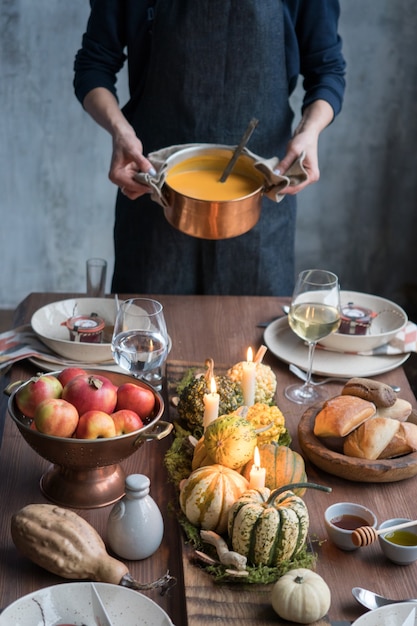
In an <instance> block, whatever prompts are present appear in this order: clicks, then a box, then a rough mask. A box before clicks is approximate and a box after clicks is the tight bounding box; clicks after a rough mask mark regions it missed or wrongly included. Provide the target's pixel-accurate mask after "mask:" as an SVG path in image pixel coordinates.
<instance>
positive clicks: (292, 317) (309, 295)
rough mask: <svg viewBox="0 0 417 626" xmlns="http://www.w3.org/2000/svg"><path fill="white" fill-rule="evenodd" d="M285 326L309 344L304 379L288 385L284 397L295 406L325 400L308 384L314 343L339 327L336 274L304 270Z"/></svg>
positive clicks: (319, 392) (316, 389)
mask: <svg viewBox="0 0 417 626" xmlns="http://www.w3.org/2000/svg"><path fill="white" fill-rule="evenodd" d="M288 323H289V325H290V327H291V330H293V332H295V334H296V335H298V336H299V337H301V339H303V340H304V341H306V342H307V343H308V366H307V379H306V381H305V383H304V384H300V383H298V384H295V385H290V386H289V387H287V388H286V389H285V396H286V397H287V398H288V399H289V400H292V401H293V402H297V404H311V403H313V402H317V401H318V400H321V399H324V398H325V397H327V396H326V392H325V391H324V390H323V389H322V388H320V389H318V388H317V387H313V386H312V385H311V384H310V380H311V374H312V371H313V357H314V350H315V347H316V344H317V342H318V341H319V340H320V339H323V337H327V335H330V334H331V333H334V332H335V331H336V330H337V329H338V328H339V324H340V288H339V280H338V278H337V276H336V274H333V272H328V271H326V270H304V271H302V272H301V273H300V274H299V275H298V278H297V281H296V284H295V288H294V292H293V295H292V300H291V306H290V311H289V313H288Z"/></svg>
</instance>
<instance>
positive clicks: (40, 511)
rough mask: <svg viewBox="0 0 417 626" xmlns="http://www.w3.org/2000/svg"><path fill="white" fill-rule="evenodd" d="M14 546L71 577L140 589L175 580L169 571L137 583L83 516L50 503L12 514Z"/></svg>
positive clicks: (24, 508) (45, 566)
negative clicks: (153, 578)
mask: <svg viewBox="0 0 417 626" xmlns="http://www.w3.org/2000/svg"><path fill="white" fill-rule="evenodd" d="M11 534H12V539H13V542H14V544H15V546H16V548H17V549H18V550H19V551H20V552H21V553H22V554H23V555H24V556H26V557H27V558H28V559H30V560H31V561H33V562H34V563H36V564H37V565H39V566H40V567H43V568H44V569H46V570H48V571H49V572H51V573H52V574H56V575H57V576H62V577H63V578H70V579H73V580H85V579H88V580H93V581H96V582H106V583H113V584H115V585H122V586H124V587H130V588H132V589H137V590H143V589H152V588H154V587H161V588H162V589H164V588H167V587H169V586H171V585H172V584H173V583H175V579H174V578H172V577H171V576H170V575H169V574H168V573H167V574H166V575H165V576H163V577H162V578H160V579H158V580H157V581H154V582H151V583H139V582H137V581H136V580H134V579H133V578H132V577H131V575H130V574H129V570H128V568H127V567H126V565H125V564H124V563H122V562H121V561H118V560H117V559H115V558H113V557H111V556H110V555H109V554H108V553H107V551H106V547H105V544H104V542H103V540H102V538H101V537H100V535H99V534H98V533H97V531H96V530H95V529H94V528H93V527H92V526H91V525H90V524H89V523H88V522H87V521H86V520H85V519H83V518H82V517H80V516H79V515H77V513H74V511H70V510H68V509H63V508H61V507H59V506H55V505H52V504H29V505H27V506H25V507H23V509H20V511H18V512H17V513H15V514H14V515H13V516H12V520H11Z"/></svg>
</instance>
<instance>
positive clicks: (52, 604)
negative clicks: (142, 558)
mask: <svg viewBox="0 0 417 626" xmlns="http://www.w3.org/2000/svg"><path fill="white" fill-rule="evenodd" d="M95 586H96V589H97V592H98V593H99V595H100V597H101V600H102V602H103V604H104V606H105V608H106V610H107V612H108V614H109V618H110V619H111V623H112V624H113V625H114V626H173V623H172V621H171V619H170V618H169V617H168V615H167V614H166V613H165V611H164V610H163V609H161V607H160V606H158V605H157V604H156V602H154V601H153V600H151V599H150V598H147V597H146V596H144V595H142V594H141V593H139V592H138V591H135V590H133V589H127V588H126V587H122V586H119V585H110V584H108V583H95ZM94 613H95V611H94V610H93V607H92V599H91V584H90V583H87V582H72V583H61V584H58V585H53V586H52V587H46V588H44V589H40V590H39V591H34V592H33V593H30V594H28V595H26V596H23V597H22V598H19V599H18V600H16V601H15V602H13V604H11V605H9V606H8V607H6V608H5V609H4V611H3V613H2V614H1V616H0V626H11V625H12V624H13V626H42V625H43V624H63V623H64V622H66V623H71V624H79V625H81V624H97V623H98V622H97V620H96V619H95V615H94Z"/></svg>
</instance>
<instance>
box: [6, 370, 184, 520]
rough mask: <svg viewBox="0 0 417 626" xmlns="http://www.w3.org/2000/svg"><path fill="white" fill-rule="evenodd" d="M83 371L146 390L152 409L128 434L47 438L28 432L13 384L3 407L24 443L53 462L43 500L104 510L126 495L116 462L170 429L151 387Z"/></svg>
mask: <svg viewBox="0 0 417 626" xmlns="http://www.w3.org/2000/svg"><path fill="white" fill-rule="evenodd" d="M87 371H88V373H89V374H100V375H104V376H106V377H107V378H109V379H110V380H111V381H112V382H113V383H114V384H115V385H116V386H120V385H122V384H123V383H126V382H130V383H134V384H135V385H138V386H140V387H146V388H147V389H151V391H152V392H153V393H154V395H155V408H154V410H153V413H152V415H151V416H150V418H149V419H148V420H147V421H146V423H145V424H144V426H143V427H142V428H140V429H139V430H137V431H135V432H133V433H129V434H127V435H120V436H119V437H111V438H108V439H75V438H65V437H52V436H50V435H44V434H43V433H40V432H37V431H35V430H33V429H32V428H31V426H30V425H31V422H32V420H30V419H28V418H27V417H25V416H24V415H23V414H22V413H21V412H20V411H19V409H18V408H17V405H16V401H15V396H16V393H17V390H18V389H19V388H20V387H21V385H16V384H14V385H13V391H12V392H11V395H10V398H9V403H8V411H9V413H10V416H11V418H12V419H13V421H14V422H15V424H16V426H17V427H18V429H19V431H20V433H21V434H22V436H23V438H24V439H25V441H26V442H27V443H28V444H29V445H30V447H31V448H33V450H35V452H37V453H38V454H39V455H40V456H41V457H42V458H43V459H46V460H47V461H50V462H51V463H52V464H53V465H52V466H51V467H50V468H49V469H48V470H47V471H46V472H45V473H44V474H43V476H42V477H41V480H40V488H41V491H42V493H43V494H44V496H45V497H46V498H48V500H51V501H52V502H54V503H55V504H59V505H60V506H69V507H73V508H80V509H92V508H97V507H102V506H107V505H108V504H112V503H114V502H116V501H117V500H119V499H120V498H121V497H122V496H123V495H124V492H125V473H124V471H123V469H122V467H121V466H120V465H119V463H120V461H123V460H124V459H126V458H128V457H129V456H130V455H132V454H134V453H135V452H136V451H137V450H138V449H139V448H140V447H141V446H142V445H143V444H144V443H145V441H147V440H153V439H162V438H163V437H166V436H167V435H168V434H169V433H170V432H171V430H172V424H171V423H169V422H163V421H161V417H162V415H163V413H164V401H163V399H162V396H161V395H160V394H159V393H158V392H157V391H155V390H154V389H153V388H152V387H151V386H150V385H148V384H146V383H145V382H142V381H140V380H136V379H134V378H132V377H131V376H127V375H126V374H118V373H116V372H110V371H104V372H103V371H102V370H94V369H88V370H87ZM57 374H58V373H57V372H55V375H57ZM27 382H28V381H26V382H25V383H22V384H23V385H25V384H27Z"/></svg>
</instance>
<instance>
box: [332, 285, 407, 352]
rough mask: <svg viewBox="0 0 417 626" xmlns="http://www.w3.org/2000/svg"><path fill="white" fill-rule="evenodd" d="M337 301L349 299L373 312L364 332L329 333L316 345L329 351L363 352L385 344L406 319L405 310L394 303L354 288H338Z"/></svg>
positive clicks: (342, 302)
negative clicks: (362, 333)
mask: <svg viewBox="0 0 417 626" xmlns="http://www.w3.org/2000/svg"><path fill="white" fill-rule="evenodd" d="M340 302H341V306H342V308H343V307H344V306H346V305H347V304H348V303H349V302H353V303H354V304H355V305H356V306H359V307H364V308H366V309H370V310H371V311H373V312H374V313H376V314H377V315H376V317H375V318H374V319H373V320H372V323H371V326H370V328H369V329H368V330H367V332H366V334H365V335H346V334H343V333H339V332H336V333H333V334H332V335H329V336H328V337H325V338H324V339H321V340H320V344H322V345H323V346H325V347H326V348H328V349H330V350H337V351H339V352H366V351H367V350H372V349H373V348H377V347H378V346H382V345H384V344H386V343H389V341H391V339H393V337H394V336H395V335H396V334H397V333H398V332H399V331H400V330H401V329H402V328H404V326H405V325H406V324H407V322H408V317H407V313H406V312H405V311H404V309H402V308H401V307H400V306H399V305H398V304H395V302H392V301H391V300H387V299H386V298H381V297H380V296H373V295H370V294H367V293H359V292H357V291H341V292H340Z"/></svg>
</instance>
